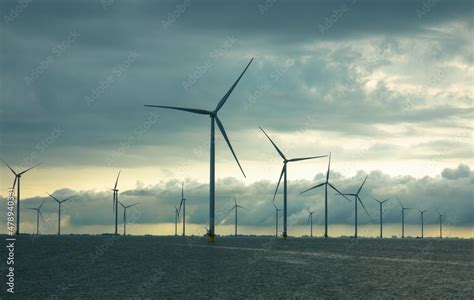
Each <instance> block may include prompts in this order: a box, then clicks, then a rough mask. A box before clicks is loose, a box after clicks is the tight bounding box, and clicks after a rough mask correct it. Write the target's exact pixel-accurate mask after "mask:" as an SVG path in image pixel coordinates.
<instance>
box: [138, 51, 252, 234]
mask: <svg viewBox="0 0 474 300" xmlns="http://www.w3.org/2000/svg"><path fill="white" fill-rule="evenodd" d="M252 61H253V58H252V59H251V60H250V62H249V63H248V64H247V66H246V67H245V69H244V71H243V72H242V74H240V76H239V77H238V78H237V80H236V81H235V82H234V84H233V85H232V86H231V87H230V89H229V91H227V93H226V94H225V95H224V97H222V99H221V100H220V101H219V103H218V104H217V106H216V108H215V109H214V110H213V111H209V110H204V109H194V108H184V107H174V106H163V105H145V106H147V107H158V108H165V109H174V110H181V111H186V112H190V113H194V114H199V115H208V116H209V117H210V118H211V140H210V176H209V177H210V179H209V233H208V235H209V240H210V241H214V239H215V226H214V225H215V224H214V223H215V159H216V157H215V156H216V155H215V138H214V125H215V123H217V126H218V127H219V130H220V131H221V133H222V136H223V137H224V139H225V141H226V143H227V145H228V146H229V149H230V151H231V152H232V155H233V156H234V159H235V161H236V162H237V164H238V165H239V168H240V170H241V171H242V174H243V175H244V177H246V176H245V173H244V170H243V169H242V166H241V165H240V162H239V160H238V159H237V156H236V155H235V152H234V149H233V148H232V145H231V143H230V141H229V138H228V137H227V133H226V132H225V129H224V125H222V122H221V121H220V120H219V118H218V117H217V113H218V112H219V110H220V109H221V108H222V106H223V105H224V104H225V102H226V101H227V99H228V98H229V96H230V94H231V93H232V91H233V90H234V88H235V87H236V86H237V84H238V83H239V81H240V79H241V78H242V76H243V75H244V73H245V72H246V71H247V69H248V67H249V66H250V64H251V63H252Z"/></svg>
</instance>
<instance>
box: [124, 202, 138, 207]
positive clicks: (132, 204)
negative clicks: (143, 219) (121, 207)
mask: <svg viewBox="0 0 474 300" xmlns="http://www.w3.org/2000/svg"><path fill="white" fill-rule="evenodd" d="M138 204H139V203H134V204H132V205H129V206H127V207H126V208H129V207H132V206H135V205H138Z"/></svg>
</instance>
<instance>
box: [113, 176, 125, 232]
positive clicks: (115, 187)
mask: <svg viewBox="0 0 474 300" xmlns="http://www.w3.org/2000/svg"><path fill="white" fill-rule="evenodd" d="M120 172H122V171H121V170H120V171H119V172H118V175H117V179H116V180H115V185H114V188H113V189H111V190H112V191H113V192H114V196H113V200H112V206H113V208H112V211H113V212H114V213H115V235H118V201H119V200H118V192H119V190H118V189H117V184H118V180H119V177H120Z"/></svg>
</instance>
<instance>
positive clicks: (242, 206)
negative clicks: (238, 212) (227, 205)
mask: <svg viewBox="0 0 474 300" xmlns="http://www.w3.org/2000/svg"><path fill="white" fill-rule="evenodd" d="M236 207H239V208H243V209H246V210H249V209H248V208H247V207H243V206H241V205H237V206H236Z"/></svg>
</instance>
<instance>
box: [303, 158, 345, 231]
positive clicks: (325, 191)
mask: <svg viewBox="0 0 474 300" xmlns="http://www.w3.org/2000/svg"><path fill="white" fill-rule="evenodd" d="M330 168H331V153H329V163H328V171H327V173H326V181H325V182H323V183H320V184H318V185H315V186H313V187H311V188H309V189H307V190H305V191H302V192H301V194H303V193H306V192H307V191H310V190H312V189H315V188H318V187H321V186H324V238H325V239H327V238H328V186H330V187H331V188H332V189H333V190H335V191H336V192H338V193H339V194H340V195H342V196H343V197H344V198H345V199H346V200H347V201H349V202H351V200H349V198H347V197H346V196H345V195H344V194H343V193H341V192H340V191H339V190H338V189H337V188H336V187H335V186H334V185H332V184H331V183H330V182H329V171H330Z"/></svg>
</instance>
